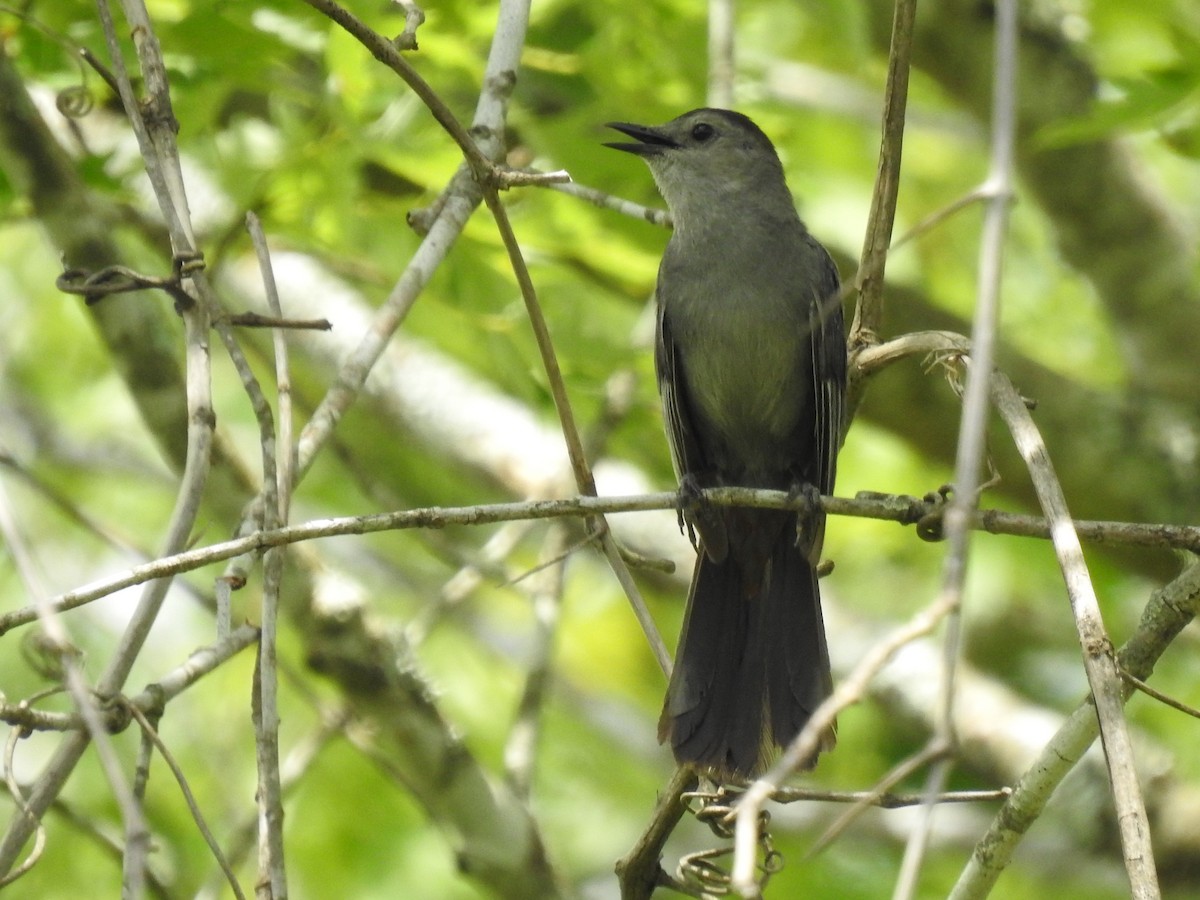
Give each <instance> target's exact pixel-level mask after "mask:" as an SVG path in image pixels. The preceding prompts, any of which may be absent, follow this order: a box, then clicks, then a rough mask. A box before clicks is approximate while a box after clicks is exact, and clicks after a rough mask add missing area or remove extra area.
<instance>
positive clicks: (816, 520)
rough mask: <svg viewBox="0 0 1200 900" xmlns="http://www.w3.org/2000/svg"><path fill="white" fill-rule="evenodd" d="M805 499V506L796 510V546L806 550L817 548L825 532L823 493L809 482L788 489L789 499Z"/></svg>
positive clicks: (796, 482) (793, 485)
mask: <svg viewBox="0 0 1200 900" xmlns="http://www.w3.org/2000/svg"><path fill="white" fill-rule="evenodd" d="M801 497H802V498H803V499H804V506H803V507H802V508H801V509H798V510H796V546H797V547H803V548H806V549H811V548H817V554H818V555H819V554H820V552H821V551H820V549H819V548H820V545H821V543H822V538H823V537H824V532H825V513H824V510H823V509H822V508H821V492H820V491H819V490H817V486H816V485H815V484H813V483H812V482H809V481H795V482H793V483H792V486H791V487H790V488H789V489H788V499H789V500H796V499H798V498H801Z"/></svg>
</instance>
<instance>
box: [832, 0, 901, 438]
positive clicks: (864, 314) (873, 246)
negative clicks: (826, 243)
mask: <svg viewBox="0 0 1200 900" xmlns="http://www.w3.org/2000/svg"><path fill="white" fill-rule="evenodd" d="M916 14H917V4H916V0H896V7H895V11H894V13H893V18H892V42H891V48H890V49H889V51H888V73H887V85H886V86H885V88H884V95H883V98H884V99H883V122H882V127H881V132H882V135H881V139H880V146H879V169H878V174H877V175H876V177H875V189H874V192H873V193H872V195H871V211H870V214H869V215H868V217H867V234H866V237H865V238H864V240H863V250H862V256H861V257H860V260H859V268H858V274H857V275H856V276H855V279H854V287H855V288H856V289H857V290H858V301H857V303H856V304H855V308H854V319H853V321H852V322H851V325H850V335H849V345H850V349H851V353H852V354H854V353H857V352H858V351H859V350H861V349H863V348H866V347H869V346H871V345H872V344H875V343H877V342H878V340H879V338H878V335H879V334H880V333H881V331H882V325H883V284H884V272H885V270H886V268H887V253H888V247H889V245H890V244H891V242H892V227H893V225H894V223H895V220H896V197H897V195H898V194H899V191H900V161H901V158H902V156H903V151H904V117H905V112H906V110H907V107H908V72H909V61H910V58H911V56H912V38H913V25H914V22H915V21H916ZM851 370H852V373H853V366H851ZM860 399H861V387H859V384H858V382H857V380H856V379H855V378H854V377H853V374H852V376H851V385H850V389H849V397H848V398H847V400H848V405H847V411H848V414H849V416H848V417H849V418H853V415H854V410H855V409H856V408H857V405H858V402H859V400H860Z"/></svg>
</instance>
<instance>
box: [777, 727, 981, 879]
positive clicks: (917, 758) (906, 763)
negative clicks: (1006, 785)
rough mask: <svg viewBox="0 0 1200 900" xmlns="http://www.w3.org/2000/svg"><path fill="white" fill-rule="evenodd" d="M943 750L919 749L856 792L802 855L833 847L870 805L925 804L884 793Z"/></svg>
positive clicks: (924, 797)
mask: <svg viewBox="0 0 1200 900" xmlns="http://www.w3.org/2000/svg"><path fill="white" fill-rule="evenodd" d="M946 750H947V748H946V747H945V746H944V745H942V744H940V743H937V742H934V743H930V744H927V745H926V746H925V747H923V748H922V749H921V752H920V753H916V754H914V755H912V756H910V757H908V758H907V759H904V760H901V761H900V762H899V763H897V764H896V765H895V766H893V767H892V769H891V771H889V772H888V773H887V774H885V775H884V776H883V777H882V778H880V779H879V781H877V782H876V783H875V786H874V787H873V788H871V790H869V791H859V792H855V793H854V794H852V795H851V796H852V797H854V799H853V800H850V801H848V802H851V803H853V804H854V805H853V806H851V807H850V808H849V809H848V810H846V811H845V812H844V813H842V814H841V815H840V816H838V817H837V818H836V819H834V821H833V822H832V823H831V824H830V825H829V827H828V828H826V829H825V832H824V833H823V834H822V835H821V836H820V837H819V838H817V840H816V842H815V843H814V844H813V845H812V847H810V848H809V849H808V852H807V853H806V854H805V856H806V857H812V856H816V855H817V854H818V853H820V852H821V851H822V850H824V849H825V848H826V847H828V846H829V845H830V844H832V843H833V842H834V841H835V840H837V838H838V836H839V835H841V834H842V833H843V832H844V831H845V830H846V829H847V828H849V827H850V826H851V825H852V824H853V823H854V821H855V820H856V819H857V818H858V817H859V816H860V815H862V814H863V813H864V812H866V811H867V810H868V809H870V808H871V807H872V806H882V807H884V808H885V809H890V808H892V806H891V804H892V803H894V804H895V805H896V806H907V805H916V804H917V803H926V802H928V799H929V794H928V793H922V794H907V795H903V796H906V797H910V798H912V799H913V803H911V804H908V803H903V802H896V801H895V799H894V798H896V797H897V795H895V794H888V793H886V792H887V791H889V790H891V788H892V786H893V785H896V784H899V783H900V782H901V781H903V780H904V779H905V778H907V777H908V776H909V775H911V774H912V773H913V772H916V771H918V770H919V769H922V768H924V767H925V766H927V765H929V763H930V762H931V761H933V760H935V759H937V758H938V757H939V756H942V755H943V754H945V753H946ZM786 792H787V788H781V789H780V790H778V791H776V792H775V795H774V796H773V797H772V798H771V799H772V800H774V801H776V802H777V803H778V802H782V801H781V799H780V798H781V795H786ZM968 793H974V792H968ZM984 793H987V794H993V793H996V792H994V791H987V792H984ZM1000 793H1003V792H1000ZM946 796H947V795H946V794H944V793H942V794H939V795H938V797H937V799H936V802H938V803H946V802H949V801H947V800H946V799H945V798H946ZM885 797H886V798H890V799H889V802H886V803H885V802H884V798H885ZM813 799H819V798H813Z"/></svg>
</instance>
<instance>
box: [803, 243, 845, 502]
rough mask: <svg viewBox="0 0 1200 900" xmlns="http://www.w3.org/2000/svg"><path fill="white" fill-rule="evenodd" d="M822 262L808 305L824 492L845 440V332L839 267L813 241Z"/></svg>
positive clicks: (829, 488)
mask: <svg viewBox="0 0 1200 900" xmlns="http://www.w3.org/2000/svg"><path fill="white" fill-rule="evenodd" d="M813 243H814V244H815V248H816V250H817V252H818V256H819V258H820V261H821V262H822V263H823V264H824V265H823V269H824V272H823V277H821V278H819V279H818V280H817V296H816V297H815V298H814V301H815V302H813V303H812V304H811V305H810V307H809V329H810V331H809V334H810V339H811V341H812V369H813V372H812V374H813V392H814V395H815V400H816V404H815V413H816V415H815V417H814V422H813V438H814V447H815V449H816V460H815V463H816V465H815V474H816V487H817V488H818V489H819V490H820V491H821V493H822V494H826V495H828V494H830V493H832V492H833V482H834V479H835V478H836V476H837V454H838V449H839V448H840V447H841V442H842V428H843V425H844V421H843V420H844V418H845V415H846V335H845V329H844V325H843V321H842V297H841V281H840V279H839V278H838V273H837V267H836V266H835V265H834V264H833V260H832V259H830V257H829V254H828V253H827V252H826V251H825V248H824V247H822V246H821V245H820V244H817V243H816V241H814V242H813Z"/></svg>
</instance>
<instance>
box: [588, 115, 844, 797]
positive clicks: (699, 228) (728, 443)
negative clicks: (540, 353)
mask: <svg viewBox="0 0 1200 900" xmlns="http://www.w3.org/2000/svg"><path fill="white" fill-rule="evenodd" d="M610 127H612V128H615V129H616V130H618V131H620V132H622V133H623V134H626V135H628V136H629V137H631V138H633V139H634V140H635V141H636V143H613V144H608V146H609V147H613V148H615V149H617V150H624V151H627V152H629V153H634V154H636V155H638V156H640V157H641V158H642V159H644V160H645V161H646V163H647V164H648V165H649V166H650V171H651V173H652V174H653V176H654V181H655V183H656V184H657V185H658V189H659V191H660V193H661V194H662V195H663V198H664V199H665V200H666V201H667V205H668V206H669V207H670V208H671V213H672V215H673V217H674V220H675V231H674V233H673V234H672V236H671V240H670V242H669V243H668V244H667V249H666V252H665V253H664V255H663V259H662V265H661V266H660V268H659V271H658V287H657V297H658V338H657V346H656V351H655V368H656V371H657V373H658V386H659V393H660V394H661V396H662V405H663V412H664V416H665V418H666V426H667V438H668V440H669V442H670V445H671V457H672V460H673V462H674V464H675V470H676V473H677V475H678V476H679V478H680V482H681V493H682V497H683V503H684V506H683V508H684V515H685V517H686V519H687V522H688V525H689V527H690V529H691V530H694V532H697V533H698V534H699V547H698V549H699V550H700V553H699V558H698V559H697V561H696V569H695V573H694V574H693V576H692V587H691V591H690V593H689V595H688V606H687V613H686V615H685V618H684V624H683V633H682V634H681V636H680V639H679V649H678V651H677V653H676V654H675V669H674V672H673V673H672V675H671V683H670V685H669V687H668V688H667V697H666V702H665V703H664V706H663V712H662V718H661V720H660V722H659V740H660V741H665V740H666V739H667V738H668V737H669V738H670V741H671V746H672V748H673V750H674V752H675V758H676V759H677V760H678V761H679V762H681V763H690V764H693V765H696V766H698V767H701V768H706V769H709V770H710V771H712V772H713V773H714V774H716V775H717V776H718V777H722V778H725V777H730V776H733V777H749V776H752V775H755V774H758V773H759V772H761V771H762V770H763V768H765V766H766V765H767V764H768V763H769V762H770V760H771V757H772V756H773V754H774V752H775V747H777V746H782V745H785V744H787V743H788V742H789V741H791V739H792V738H793V737H795V736H796V734H797V733H798V732H799V731H800V729H801V728H802V727H803V726H804V723H805V722H806V721H808V718H809V716H811V715H812V712H813V710H814V709H816V707H817V705H818V704H819V703H820V702H821V701H822V700H824V699H825V697H827V696H828V695H829V692H830V689H831V678H830V673H829V655H828V651H827V650H826V647H825V629H824V625H823V623H822V620H821V601H820V595H819V593H818V589H817V574H816V569H815V566H816V564H817V562H818V561H819V559H820V554H821V545H822V542H823V538H824V531H825V519H824V515H823V513H822V512H821V511H820V509H819V507H818V506H817V505H816V504H815V503H810V504H809V507H810V509H811V512H810V513H808V514H801V515H797V514H796V513H789V512H781V511H777V510H763V509H738V508H716V507H711V506H708V505H706V504H704V503H703V502H700V501H699V500H698V499H697V498H696V489H697V488H704V487H709V486H716V485H740V486H744V487H759V488H774V489H779V490H787V491H791V492H793V493H794V494H796V495H800V494H802V493H803V494H806V495H808V496H810V497H811V496H812V495H813V494H815V493H817V492H820V493H823V494H828V493H830V492H831V491H832V490H833V480H834V472H835V469H836V464H837V452H838V447H839V443H840V438H841V430H842V417H843V411H844V406H845V390H846V342H845V337H844V334H843V326H842V309H841V305H840V302H839V283H838V274H837V269H836V268H835V266H834V264H833V261H832V260H831V259H830V258H829V254H828V253H827V252H826V251H825V248H824V247H822V246H821V245H820V244H819V243H817V241H816V240H815V239H814V238H813V237H812V235H810V234H809V233H808V230H807V229H806V228H805V227H804V224H803V223H802V222H801V221H800V217H799V216H798V215H797V214H796V209H795V206H794V205H793V202H792V195H791V193H790V192H789V191H788V187H787V183H786V182H785V181H784V176H783V166H782V165H781V164H780V162H779V157H778V156H777V155H776V153H775V148H774V147H773V146H772V145H771V142H770V140H769V139H768V138H767V136H766V135H765V134H763V132H762V131H761V130H760V129H759V128H758V126H757V125H755V124H754V123H753V122H752V121H750V119H748V118H746V116H744V115H741V114H740V113H736V112H731V111H729V110H723V109H697V110H693V111H692V112H689V113H685V114H684V115H682V116H680V117H679V118H677V119H674V120H672V121H670V122H668V123H667V124H665V125H659V126H654V127H648V126H644V125H630V124H627V123H610ZM689 498H690V499H689ZM833 742H834V735H833V732H832V730H830V732H829V733H827V734H826V735H824V736H823V739H822V744H821V747H822V749H828V748H830V747H832V746H833ZM813 761H815V760H809V762H810V763H811V762H813Z"/></svg>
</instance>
